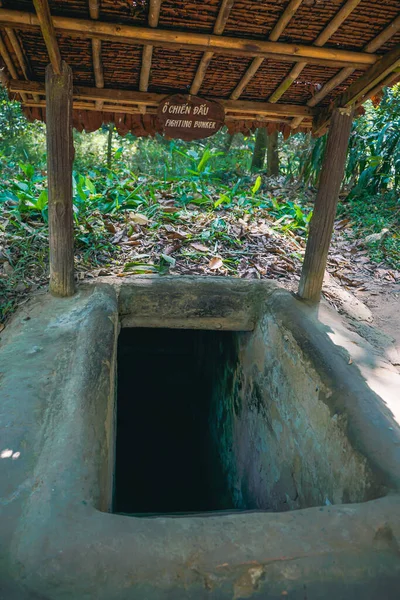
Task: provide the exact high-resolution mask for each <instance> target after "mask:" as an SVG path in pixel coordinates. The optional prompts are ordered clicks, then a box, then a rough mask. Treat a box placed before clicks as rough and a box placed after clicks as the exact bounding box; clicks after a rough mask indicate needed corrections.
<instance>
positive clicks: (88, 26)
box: [0, 0, 378, 69]
mask: <svg viewBox="0 0 400 600" xmlns="http://www.w3.org/2000/svg"><path fill="white" fill-rule="evenodd" d="M34 2H35V4H37V5H40V6H42V5H43V3H45V0H34ZM46 4H47V2H46ZM41 20H42V21H41V22H43V23H44V25H43V31H44V33H45V34H46V39H47V40H48V48H50V50H51V51H52V55H53V54H54V53H55V48H54V44H52V43H51V41H52V40H53V37H52V36H51V35H50V33H49V28H50V26H49V23H48V21H46V19H45V18H44V16H43V14H42V13H41ZM50 22H51V21H50ZM52 22H53V24H54V27H55V29H56V30H57V31H58V32H64V33H66V34H68V35H70V36H77V37H79V38H81V39H82V38H91V37H97V38H99V39H101V40H111V41H119V42H121V43H126V44H135V45H136V44H144V45H145V44H151V45H153V46H166V47H171V48H176V47H179V48H186V49H189V50H201V51H210V52H215V53H219V54H228V55H233V56H259V57H263V58H274V59H275V60H281V61H285V62H301V61H305V60H306V61H307V62H309V63H310V64H320V65H325V64H326V65H329V66H335V65H336V66H339V67H340V66H343V67H344V66H352V67H353V68H357V69H366V68H367V67H368V66H369V65H372V64H374V63H375V62H376V61H377V60H378V58H377V57H376V56H375V55H373V54H368V53H365V52H354V51H349V50H338V49H336V48H318V47H316V46H306V45H304V44H289V43H282V42H270V41H264V40H256V39H242V38H235V37H228V36H218V35H213V34H205V33H192V32H184V31H171V30H161V29H158V28H156V29H152V28H151V27H136V26H133V25H121V24H115V23H108V22H102V21H93V20H87V19H76V18H72V17H61V16H54V17H53V18H52ZM0 23H4V24H11V25H12V26H15V25H17V26H18V28H19V29H23V28H29V29H31V28H35V27H37V26H38V25H39V21H38V18H37V16H36V15H34V14H32V13H28V12H24V11H16V10H8V9H4V8H3V9H0ZM54 39H55V38H54Z"/></svg>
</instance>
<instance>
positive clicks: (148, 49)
mask: <svg viewBox="0 0 400 600" xmlns="http://www.w3.org/2000/svg"><path fill="white" fill-rule="evenodd" d="M161 2H162V0H150V6H149V18H148V23H149V27H157V25H158V20H159V18H160V9H161ZM152 59H153V46H151V45H145V46H143V54H142V68H141V71H140V79H139V90H140V91H141V92H147V89H148V87H149V79H150V69H151V61H152Z"/></svg>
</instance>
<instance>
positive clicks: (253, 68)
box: [231, 0, 303, 100]
mask: <svg viewBox="0 0 400 600" xmlns="http://www.w3.org/2000/svg"><path fill="white" fill-rule="evenodd" d="M302 2H303V0H291V1H290V2H289V4H288V6H287V7H286V9H285V11H284V12H283V14H282V15H281V16H280V18H279V20H278V22H277V24H276V25H275V27H274V28H273V30H272V31H271V33H270V34H269V37H268V39H269V41H270V42H277V41H278V39H279V38H280V36H281V34H282V33H283V31H284V30H285V29H286V27H287V26H288V24H289V23H290V21H291V19H292V18H293V17H294V15H295V14H296V12H297V10H298V9H299V8H300V4H301V3H302ZM263 62H264V59H263V58H260V57H257V58H254V59H253V60H252V62H251V65H250V66H249V67H248V69H247V71H246V73H245V74H244V75H243V77H242V79H241V80H240V81H239V83H238V85H237V86H236V88H235V89H234V90H233V92H232V94H231V98H232V100H237V99H238V98H239V97H240V95H241V94H242V92H243V90H244V89H245V87H246V86H247V84H248V83H249V81H250V80H251V79H253V77H254V75H255V74H256V73H257V71H258V69H259V68H260V67H261V65H262V63H263Z"/></svg>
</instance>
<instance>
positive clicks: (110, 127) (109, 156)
mask: <svg viewBox="0 0 400 600" xmlns="http://www.w3.org/2000/svg"><path fill="white" fill-rule="evenodd" d="M113 131H114V123H110V124H109V125H108V137H107V168H108V169H111V167H112V153H111V152H112V136H113Z"/></svg>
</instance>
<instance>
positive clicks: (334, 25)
mask: <svg viewBox="0 0 400 600" xmlns="http://www.w3.org/2000/svg"><path fill="white" fill-rule="evenodd" d="M360 2H361V0H347V2H346V3H345V4H344V5H343V6H342V8H341V9H340V10H339V12H338V13H336V15H335V16H334V18H333V19H332V21H331V22H330V23H328V25H327V26H326V27H325V29H324V30H323V31H322V33H320V34H319V36H318V37H317V39H316V40H315V42H314V46H317V47H322V46H324V45H325V44H326V42H327V41H328V40H329V38H331V37H332V36H333V34H334V33H336V31H337V30H338V29H339V27H340V26H341V25H342V24H343V23H344V21H345V20H346V19H347V17H348V16H349V15H350V14H351V13H352V12H353V10H354V9H355V8H356V7H357V6H358V5H359V4H360ZM306 66H307V62H302V63H298V64H297V65H295V66H294V67H293V69H292V70H291V71H290V73H289V75H288V76H287V77H286V78H285V79H284V80H283V82H282V83H281V84H280V86H279V87H278V88H277V89H276V90H275V92H274V93H273V94H272V96H271V97H270V98H269V101H270V102H277V101H278V100H279V99H280V98H281V97H282V96H283V95H284V94H285V93H286V92H287V90H288V89H289V88H290V87H291V86H292V84H293V83H294V82H295V81H296V79H297V78H298V77H299V75H300V73H301V72H302V71H303V70H304V69H305V68H306Z"/></svg>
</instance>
